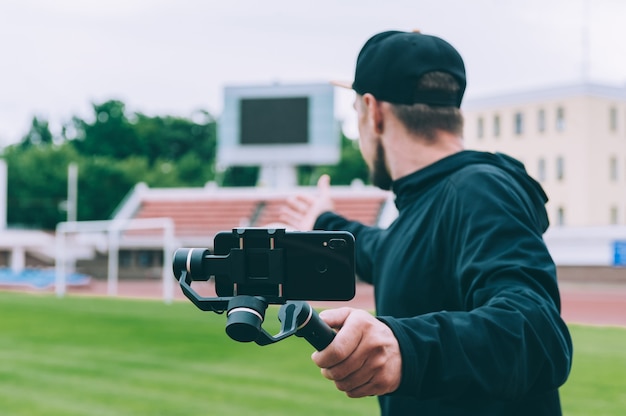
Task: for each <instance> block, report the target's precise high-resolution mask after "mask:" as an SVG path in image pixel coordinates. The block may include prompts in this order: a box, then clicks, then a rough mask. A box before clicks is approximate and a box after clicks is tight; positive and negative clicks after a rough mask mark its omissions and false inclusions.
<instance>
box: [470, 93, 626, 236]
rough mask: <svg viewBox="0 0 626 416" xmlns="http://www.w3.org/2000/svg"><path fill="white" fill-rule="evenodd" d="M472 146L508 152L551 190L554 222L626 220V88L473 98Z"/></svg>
mask: <svg viewBox="0 0 626 416" xmlns="http://www.w3.org/2000/svg"><path fill="white" fill-rule="evenodd" d="M463 112H464V115H465V142H466V147H467V148H468V149H476V150H486V151H492V152H503V153H507V154H509V155H511V156H513V157H515V158H517V159H519V160H520V161H521V162H523V163H524V164H525V165H526V169H527V170H528V173H529V174H530V175H531V176H532V177H534V178H535V179H536V180H537V181H539V182H540V183H541V185H542V186H543V187H544V189H545V190H546V193H547V194H548V197H549V199H550V200H549V202H548V204H547V209H548V214H549V216H550V222H551V224H552V225H554V226H569V227H580V226H608V225H626V86H624V87H610V86H605V85H597V84H579V85H570V86H563V87H554V88H547V89H541V90H534V91H526V92H520V93H512V94H502V95H498V96H493V97H488V98H481V99H473V100H472V99H470V100H468V101H467V102H466V103H465V105H464V106H463Z"/></svg>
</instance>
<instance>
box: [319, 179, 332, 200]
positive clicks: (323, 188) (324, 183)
mask: <svg viewBox="0 0 626 416" xmlns="http://www.w3.org/2000/svg"><path fill="white" fill-rule="evenodd" d="M317 190H318V191H319V192H320V194H321V195H320V196H322V197H329V196H330V176H329V175H327V174H324V175H322V176H320V178H319V179H318V180H317Z"/></svg>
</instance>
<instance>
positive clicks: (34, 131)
mask: <svg viewBox="0 0 626 416" xmlns="http://www.w3.org/2000/svg"><path fill="white" fill-rule="evenodd" d="M51 143H52V133H51V132H50V127H49V125H48V120H45V119H39V118H38V117H37V116H35V117H33V119H32V121H31V125H30V129H29V130H28V133H26V135H25V136H24V137H22V141H21V142H20V146H21V147H22V148H24V149H26V148H28V147H31V146H39V145H42V144H43V145H45V144H51Z"/></svg>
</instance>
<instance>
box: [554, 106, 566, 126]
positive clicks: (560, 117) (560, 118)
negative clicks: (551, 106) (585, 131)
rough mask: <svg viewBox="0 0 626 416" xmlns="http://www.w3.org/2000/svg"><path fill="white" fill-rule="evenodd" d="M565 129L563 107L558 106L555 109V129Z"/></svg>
mask: <svg viewBox="0 0 626 416" xmlns="http://www.w3.org/2000/svg"><path fill="white" fill-rule="evenodd" d="M563 130H565V109H564V108H563V107H559V108H557V109H556V131H563Z"/></svg>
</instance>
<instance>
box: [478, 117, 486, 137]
mask: <svg viewBox="0 0 626 416" xmlns="http://www.w3.org/2000/svg"><path fill="white" fill-rule="evenodd" d="M476 127H477V131H476V135H477V136H478V138H479V139H482V138H483V137H484V135H485V122H484V120H483V118H482V117H478V122H477V123H476Z"/></svg>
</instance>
